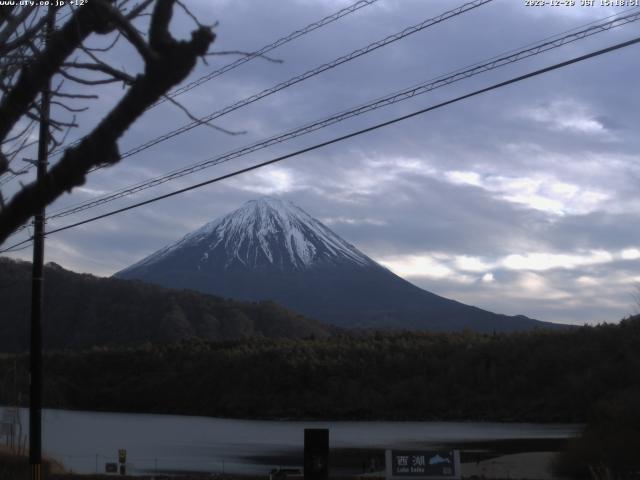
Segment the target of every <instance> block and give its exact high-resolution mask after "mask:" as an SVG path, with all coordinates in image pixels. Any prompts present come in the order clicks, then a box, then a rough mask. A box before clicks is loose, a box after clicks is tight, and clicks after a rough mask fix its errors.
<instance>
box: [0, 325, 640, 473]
mask: <svg viewBox="0 0 640 480" xmlns="http://www.w3.org/2000/svg"><path fill="white" fill-rule="evenodd" d="M638 345H640V316H635V317H631V318H628V319H625V320H623V321H621V322H620V323H619V324H617V325H610V324H605V325H599V326H594V327H587V326H585V327H577V328H574V329H568V330H533V331H529V332H519V333H509V334H506V333H496V334H480V333H474V332H470V331H464V332H457V333H448V334H444V333H427V332H402V333H398V332H380V331H378V332H358V333H357V334H355V333H353V334H349V335H346V334H339V335H334V336H330V337H321V338H317V337H309V338H303V339H272V338H253V339H248V340H241V341H231V342H222V343H220V342H217V343H216V342H209V341H203V340H201V339H190V340H187V341H182V342H180V343H176V344H169V345H167V344H165V345H162V344H151V343H147V344H144V345H141V346H138V347H129V348H108V347H95V348H92V349H88V350H83V351H73V350H66V351H54V352H47V353H46V354H45V359H44V382H45V383H44V406H45V407H48V408H59V409H74V410H88V411H110V412H122V413H158V414H183V415H202V416H212V417H230V418H244V419H251V418H263V419H264V418H270V419H273V418H279V419H282V418H287V419H309V418H313V419H329V418H331V419H335V420H383V419H389V420H431V421H436V420H441V421H445V420H447V421H501V422H504V421H508V422H563V423H584V424H585V426H584V430H583V432H582V433H581V434H580V435H579V436H578V437H576V438H574V439H570V440H569V441H567V442H566V443H565V444H564V445H563V446H557V449H560V450H562V453H561V454H560V455H559V456H558V457H557V458H556V459H555V460H554V461H553V468H554V469H555V470H556V471H557V472H559V473H558V474H559V475H561V476H563V477H565V478H569V477H573V478H591V477H592V475H593V474H592V473H591V472H592V471H595V470H594V469H599V470H598V472H600V473H598V474H597V475H600V478H634V477H629V475H631V474H632V473H631V472H637V471H638V470H640V458H638V455H637V445H640V349H638V348H637V346H638ZM27 372H28V355H26V354H4V355H2V356H0V404H3V405H16V403H17V402H16V399H19V398H20V399H22V402H19V403H20V404H21V405H23V406H24V405H26V404H27V401H28V374H27ZM540 448H541V447H536V450H537V452H538V453H540V454H541V453H543V452H541V450H540ZM547 451H548V450H547ZM501 453H505V452H501ZM520 453H534V452H533V451H532V450H531V449H528V450H525V451H524V452H513V453H512V454H513V455H516V456H517V455H519V454H520ZM518 458H519V457H518ZM545 458H547V457H545ZM547 459H548V458H547ZM489 461H490V459H489ZM478 462H479V464H480V463H482V460H480V459H479V460H478ZM625 475H626V476H625ZM85 478H90V477H85ZM493 478H495V477H493ZM0 479H1V477H0Z"/></svg>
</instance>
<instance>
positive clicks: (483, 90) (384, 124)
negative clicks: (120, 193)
mask: <svg viewBox="0 0 640 480" xmlns="http://www.w3.org/2000/svg"><path fill="white" fill-rule="evenodd" d="M638 43H640V37H635V38H633V39H631V40H628V41H626V42H621V43H617V44H615V45H612V46H610V47H606V48H603V49H600V50H596V51H594V52H590V53H588V54H585V55H581V56H579V57H574V58H571V59H570V60H566V61H564V62H560V63H556V64H554V65H551V66H548V67H544V68H541V69H538V70H534V71H532V72H529V73H526V74H524V75H520V76H518V77H514V78H511V79H509V80H505V81H503V82H499V83H495V84H493V85H490V86H488V87H484V88H481V89H479V90H475V91H473V92H471V93H467V94H465V95H461V96H459V97H456V98H453V99H451V100H447V101H444V102H441V103H438V104H435V105H431V106H429V107H426V108H423V109H421V110H417V111H415V112H412V113H409V114H407V115H403V116H400V117H396V118H394V119H392V120H388V121H386V122H382V123H378V124H376V125H373V126H371V127H367V128H364V129H362V130H358V131H355V132H352V133H349V134H346V135H342V136H340V137H336V138H333V139H331V140H328V141H326V142H322V143H317V144H315V145H312V146H310V147H306V148H303V149H301V150H297V151H295V152H291V153H288V154H286V155H282V156H280V157H276V158H273V159H271V160H267V161H265V162H261V163H258V164H256V165H252V166H250V167H246V168H242V169H240V170H236V171H234V172H231V173H228V174H225V175H221V176H219V177H215V178H211V179H209V180H206V181H204V182H200V183H197V184H195V185H191V186H189V187H185V188H181V189H179V190H174V191H173V192H169V193H166V194H164V195H159V196H157V197H154V198H150V199H148V200H144V201H142V202H138V203H136V204H133V205H129V206H127V207H124V208H120V209H117V210H113V211H111V212H107V213H104V214H102V215H97V216H95V217H92V218H88V219H85V220H82V221H79V222H76V223H73V224H70V225H65V226H64V227H60V228H56V229H54V230H50V231H48V232H46V235H51V234H53V233H58V232H62V231H65V230H69V229H71V228H75V227H78V226H80V225H85V224H87V223H91V222H95V221H97V220H101V219H103V218H107V217H110V216H113V215H117V214H119V213H123V212H126V211H129V210H133V209H135V208H138V207H141V206H144V205H148V204H150V203H154V202H157V201H159V200H163V199H166V198H169V197H173V196H176V195H179V194H182V193H185V192H188V191H191V190H195V189H197V188H201V187H204V186H206V185H210V184H212V183H216V182H220V181H222V180H225V179H227V178H231V177H235V176H238V175H241V174H243V173H246V172H249V171H253V170H257V169H259V168H262V167H264V166H267V165H272V164H274V163H277V162H281V161H283V160H286V159H288V158H291V157H295V156H298V155H301V154H303V153H307V152H310V151H313V150H317V149H319V148H322V147H325V146H328V145H331V144H334V143H338V142H341V141H344V140H346V139H349V138H353V137H356V136H359V135H362V134H364V133H368V132H371V131H374V130H378V129H380V128H383V127H387V126H389V125H393V124H395V123H398V122H401V121H404V120H407V119H409V118H413V117H416V116H418V115H422V114H424V113H427V112H430V111H433V110H437V109H439V108H443V107H445V106H448V105H451V104H454V103H457V102H460V101H463V100H466V99H468V98H471V97H475V96H477V95H481V94H483V93H487V92H490V91H493V90H497V89H499V88H502V87H506V86H507V85H511V84H514V83H518V82H521V81H523V80H527V79H529V78H532V77H536V76H538V75H542V74H545V73H548V72H551V71H554V70H558V69H560V68H564V67H567V66H569V65H573V64H575V63H579V62H582V61H585V60H588V59H590V58H594V57H598V56H600V55H604V54H606V53H609V52H612V51H615V50H620V49H622V48H626V47H629V46H631V45H636V44H638ZM31 240H32V238H30V239H27V240H23V241H22V242H20V243H17V244H15V245H12V246H11V247H8V248H7V249H4V250H0V253H4V252H6V251H8V250H10V249H12V248H16V247H18V246H20V245H23V244H25V243H27V242H29V241H31Z"/></svg>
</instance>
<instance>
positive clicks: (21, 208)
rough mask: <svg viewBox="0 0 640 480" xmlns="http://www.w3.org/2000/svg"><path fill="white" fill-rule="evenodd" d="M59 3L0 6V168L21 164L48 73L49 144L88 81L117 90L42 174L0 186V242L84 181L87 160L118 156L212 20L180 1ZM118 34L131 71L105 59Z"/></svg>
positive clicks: (207, 40) (68, 120) (191, 61)
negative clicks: (136, 67) (131, 53)
mask: <svg viewBox="0 0 640 480" xmlns="http://www.w3.org/2000/svg"><path fill="white" fill-rule="evenodd" d="M16 3H18V2H16ZM51 3H56V2H55V0H52V2H51ZM59 3H61V2H59ZM65 3H66V5H64V6H58V7H35V6H33V7H27V6H19V5H16V6H0V94H1V95H2V96H1V98H0V147H1V149H0V175H2V174H4V178H7V176H10V175H19V174H20V173H21V170H22V169H23V167H24V165H25V163H24V162H23V161H22V160H23V159H22V158H21V156H22V155H23V152H25V151H27V150H28V149H29V148H30V147H31V146H32V144H33V142H34V140H33V139H34V133H35V131H36V130H37V127H38V125H39V123H40V121H41V112H40V108H39V103H38V99H39V96H40V93H41V91H42V90H43V88H45V86H46V85H47V84H48V83H49V82H51V88H50V92H51V96H52V105H55V106H57V107H58V108H57V109H56V112H57V115H54V116H53V117H52V118H51V120H50V124H49V136H48V148H49V150H54V149H60V148H61V145H63V144H64V141H65V138H66V135H67V133H68V132H69V129H71V128H74V127H76V126H77V122H76V115H77V114H80V113H81V112H82V111H84V110H85V109H86V108H87V106H86V105H85V104H87V103H89V102H91V101H92V100H93V99H95V98H97V97H96V96H95V95H93V94H91V93H86V86H93V85H102V84H106V83H113V82H120V83H122V85H123V88H124V89H125V92H124V94H123V96H122V97H121V98H120V100H119V101H117V103H115V104H114V105H113V107H112V108H111V110H110V111H109V112H108V113H107V114H106V115H105V116H104V117H103V118H102V119H101V120H100V121H99V122H98V123H97V125H95V126H94V127H93V128H92V129H91V130H90V131H89V132H88V133H87V134H86V135H85V136H84V137H83V138H82V140H81V141H79V142H77V143H74V144H72V145H71V146H70V147H68V148H65V149H64V150H63V152H62V154H61V156H60V157H59V159H57V160H56V162H55V163H54V164H53V165H52V166H51V167H50V168H49V169H48V170H47V173H46V175H45V177H44V179H43V181H41V182H36V181H34V182H32V183H29V184H26V185H21V187H20V189H19V190H18V192H17V193H15V194H14V195H13V196H12V197H11V198H9V199H5V198H4V196H3V195H2V192H1V191H0V245H1V244H2V243H3V242H5V240H6V239H7V237H8V236H9V235H11V233H13V232H15V230H16V229H18V228H19V227H20V226H21V225H23V224H24V223H26V222H27V221H28V220H29V219H30V218H31V217H32V216H33V215H34V213H35V212H36V211H37V210H38V209H39V208H41V207H42V206H45V205H48V204H50V203H51V202H53V201H54V200H55V199H57V198H58V197H59V196H60V195H62V194H63V193H65V192H69V191H71V190H72V189H73V188H75V187H77V186H79V185H82V184H83V183H84V182H85V180H86V177H87V174H88V173H89V172H90V171H91V170H92V169H94V168H96V167H99V166H105V165H112V164H115V163H117V162H118V161H119V160H120V154H119V150H118V143H117V142H118V139H119V138H120V137H121V136H122V135H123V133H124V132H125V131H126V130H127V129H128V128H129V127H130V126H131V125H132V124H133V123H134V122H136V120H137V119H138V118H139V117H140V115H141V114H142V113H143V112H144V111H145V110H146V109H147V108H149V107H150V106H151V105H153V104H154V103H156V102H157V101H158V100H160V99H161V98H162V97H163V96H165V95H166V93H167V92H168V91H169V90H171V89H172V88H173V87H174V86H175V85H177V84H178V83H180V82H181V81H182V80H183V79H185V77H186V76H187V75H188V74H189V73H190V72H191V70H192V69H193V68H194V66H195V65H196V62H197V61H198V58H199V57H203V56H204V55H206V54H207V52H208V49H209V47H210V45H211V43H212V42H213V40H214V38H215V34H214V33H213V31H212V27H211V26H205V25H202V24H201V23H200V22H199V21H198V19H197V18H196V17H195V16H193V14H191V12H190V11H189V10H188V9H187V7H186V6H185V5H184V4H182V3H181V2H180V1H179V0H139V1H137V2H134V1H132V0H74V1H73V2H69V1H67V2H65ZM70 3H72V5H69V4H70ZM76 3H78V4H80V3H83V4H82V5H76ZM175 7H179V8H181V9H182V10H183V11H184V12H186V13H187V14H188V15H189V16H190V17H191V18H192V19H193V21H194V22H195V24H196V26H195V29H194V30H193V31H192V32H191V38H190V39H188V40H178V39H176V38H174V36H173V35H172V33H171V31H170V22H171V19H172V17H173V13H174V8H175ZM63 8H64V12H66V15H64V14H63V10H62V9H63ZM48 15H55V17H56V19H57V20H56V26H55V28H54V29H53V30H52V31H49V30H48V29H47V17H48ZM140 25H144V28H145V31H144V32H143V31H141V30H140V28H142V27H141V26H140ZM97 36H98V37H99V36H103V37H104V38H105V39H106V40H105V42H104V43H106V45H103V46H101V47H99V48H97V47H96V46H95V45H94V46H93V47H92V46H90V45H89V43H90V41H91V39H94V38H95V37H97ZM45 40H46V41H45ZM118 42H126V43H127V44H128V45H129V46H131V47H133V48H134V49H135V51H136V52H137V55H138V56H139V57H140V59H141V60H142V61H141V65H142V68H141V69H140V70H141V71H140V72H139V73H138V74H136V75H130V74H128V73H126V72H125V71H123V70H122V69H120V68H116V67H114V66H113V62H109V61H108V52H109V51H110V50H111V49H112V48H114V45H116V43H118ZM93 43H95V42H93ZM79 102H80V104H81V105H79Z"/></svg>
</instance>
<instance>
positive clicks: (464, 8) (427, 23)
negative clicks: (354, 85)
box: [92, 0, 493, 171]
mask: <svg viewBox="0 0 640 480" xmlns="http://www.w3.org/2000/svg"><path fill="white" fill-rule="evenodd" d="M492 1H493V0H474V1H472V2H469V3H465V4H464V5H461V6H459V7H457V8H454V9H453V10H449V11H447V12H444V13H442V14H440V15H438V16H435V17H433V18H429V19H427V20H424V21H423V22H420V23H418V24H416V25H413V26H411V27H407V28H405V29H404V30H402V31H400V32H398V33H395V34H393V35H389V36H388V37H385V38H383V39H382V40H378V41H376V42H373V43H370V44H369V45H367V46H366V47H362V48H359V49H357V50H354V51H353V52H351V53H349V54H347V55H343V56H342V57H339V58H336V59H335V60H333V61H331V62H328V63H325V64H323V65H320V66H319V67H316V68H314V69H312V70H308V71H306V72H305V73H302V74H300V75H297V76H295V77H292V78H290V79H289V80H286V81H284V82H281V83H279V84H277V85H275V86H273V87H271V88H267V89H265V90H263V91H261V92H259V93H256V94H254V95H252V96H250V97H247V98H245V99H243V100H240V101H238V102H236V103H234V104H232V105H229V106H227V107H225V108H223V109H221V110H217V111H215V112H213V113H211V114H209V115H207V116H205V117H202V118H200V119H198V120H197V121H193V122H191V123H188V124H187V125H183V126H182V127H180V128H177V129H175V130H172V131H171V132H167V133H165V134H164V135H161V136H159V137H156V138H154V139H152V140H149V141H148V142H146V143H143V144H142V145H138V146H137V147H135V148H132V149H131V150H128V151H127V152H125V153H123V154H122V155H121V156H120V158H121V159H124V158H127V157H131V156H133V155H136V154H137V153H140V152H142V151H143V150H146V149H148V148H150V147H152V146H154V145H157V144H159V143H162V142H164V141H166V140H169V139H170V138H173V137H175V136H176V135H181V134H183V133H185V132H188V131H189V130H191V129H193V128H196V127H198V126H200V125H203V124H205V123H207V122H210V121H212V120H215V119H216V118H220V117H222V116H223V115H226V114H228V113H231V112H233V111H235V110H238V109H239V108H242V107H245V106H247V105H249V104H251V103H253V102H256V101H258V100H261V99H263V98H265V97H268V96H269V95H273V94H274V93H276V92H279V91H280V90H283V89H285V88H288V87H291V86H293V85H295V84H297V83H300V82H302V81H304V80H307V79H309V78H311V77H314V76H316V75H319V74H321V73H322V72H325V71H327V70H330V69H333V68H336V67H337V66H339V65H342V64H343V63H346V62H349V61H351V60H354V59H356V58H358V57H361V56H363V55H366V54H367V53H370V52H373V51H374V50H377V49H378V48H382V47H384V46H386V45H389V44H390V43H393V42H396V41H398V40H400V39H402V38H405V37H407V36H409V35H413V34H414V33H417V32H420V31H422V30H424V29H425V28H429V27H432V26H433V25H436V24H438V23H441V22H444V21H445V20H448V19H450V18H453V17H456V16H458V15H461V14H463V13H465V12H468V11H469V10H473V9H475V8H478V7H480V6H482V5H484V4H486V3H489V2H492ZM98 168H100V167H97V168H94V169H93V170H92V171H95V170H97V169H98Z"/></svg>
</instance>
